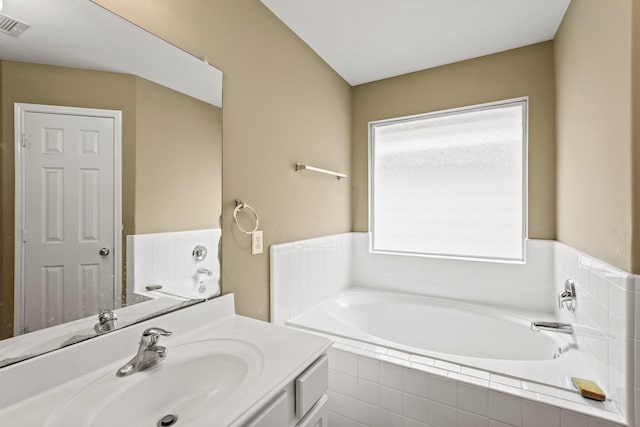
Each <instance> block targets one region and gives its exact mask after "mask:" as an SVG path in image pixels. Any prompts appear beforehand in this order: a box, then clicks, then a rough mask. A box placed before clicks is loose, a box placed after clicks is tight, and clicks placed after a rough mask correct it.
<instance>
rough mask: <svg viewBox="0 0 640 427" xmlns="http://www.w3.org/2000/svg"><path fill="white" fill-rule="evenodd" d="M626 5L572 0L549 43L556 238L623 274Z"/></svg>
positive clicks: (626, 0)
mask: <svg viewBox="0 0 640 427" xmlns="http://www.w3.org/2000/svg"><path fill="white" fill-rule="evenodd" d="M630 8H631V1H630V0H616V1H606V2H603V1H601V0H580V1H573V2H571V6H570V7H569V10H568V12H567V14H566V15H565V17H564V20H563V22H562V24H561V26H560V29H559V31H558V33H557V35H556V39H555V73H556V86H557V93H556V112H557V116H556V122H557V146H558V147H557V153H558V160H557V161H558V178H557V180H558V184H557V200H558V202H557V203H558V208H557V209H558V211H557V218H558V240H560V241H561V242H564V243H566V244H568V245H571V246H573V247H575V248H577V249H579V250H581V251H584V252H586V253H588V254H590V255H593V256H595V257H598V258H601V259H603V260H604V261H607V262H609V263H611V264H614V265H616V266H618V267H620V268H622V269H624V270H627V271H629V270H631V235H632V212H631V200H632V189H631V164H632V163H631V18H630V17H631V10H630ZM636 272H637V271H636Z"/></svg>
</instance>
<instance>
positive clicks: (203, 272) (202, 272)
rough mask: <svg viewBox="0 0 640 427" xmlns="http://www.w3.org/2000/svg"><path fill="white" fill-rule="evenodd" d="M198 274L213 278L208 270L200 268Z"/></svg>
mask: <svg viewBox="0 0 640 427" xmlns="http://www.w3.org/2000/svg"><path fill="white" fill-rule="evenodd" d="M198 274H206V275H207V276H213V271H211V270H209V269H208V268H203V267H200V268H199V269H198Z"/></svg>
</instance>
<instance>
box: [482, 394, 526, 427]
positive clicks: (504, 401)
mask: <svg viewBox="0 0 640 427" xmlns="http://www.w3.org/2000/svg"><path fill="white" fill-rule="evenodd" d="M489 416H490V417H491V418H492V419H495V420H498V421H502V422H505V423H508V424H512V425H514V426H517V427H521V426H522V399H520V398H519V397H514V396H510V395H507V394H504V393H500V392H497V391H493V390H490V391H489Z"/></svg>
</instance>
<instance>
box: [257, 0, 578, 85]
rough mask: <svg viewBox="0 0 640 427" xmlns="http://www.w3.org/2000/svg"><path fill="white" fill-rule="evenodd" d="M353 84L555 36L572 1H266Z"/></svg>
mask: <svg viewBox="0 0 640 427" xmlns="http://www.w3.org/2000/svg"><path fill="white" fill-rule="evenodd" d="M261 1H262V3H264V4H265V5H266V6H267V7H268V8H269V9H270V10H271V11H272V12H273V13H274V14H275V15H276V16H278V18H280V19H281V20H282V21H283V22H284V23H285V24H286V25H287V26H288V27H289V28H291V30H293V32H295V33H296V34H297V35H298V36H299V37H300V38H301V39H302V40H304V41H305V42H306V43H307V44H308V45H309V46H310V47H311V48H312V49H313V50H314V51H315V52H316V53H317V54H318V55H320V57H321V58H322V59H324V60H325V61H326V62H327V63H328V64H329V65H330V66H331V67H332V68H333V69H334V70H336V72H337V73H338V74H340V75H341V76H342V77H343V78H344V79H345V80H346V81H347V82H349V83H350V84H351V85H358V84H362V83H367V82H371V81H375V80H380V79H384V78H387V77H392V76H397V75H401V74H406V73H409V72H413V71H419V70H424V69H427V68H432V67H437V66H439V65H444V64H450V63H453V62H458V61H463V60H466V59H471V58H476V57H479V56H484V55H489V54H492V53H496V52H501V51H505V50H509V49H514V48H517V47H522V46H527V45H530V44H533V43H538V42H542V41H546V40H551V39H553V38H554V36H555V34H556V31H557V30H558V26H559V25H560V22H561V21H562V18H563V16H564V14H565V12H566V10H567V8H568V7H569V3H570V0H261Z"/></svg>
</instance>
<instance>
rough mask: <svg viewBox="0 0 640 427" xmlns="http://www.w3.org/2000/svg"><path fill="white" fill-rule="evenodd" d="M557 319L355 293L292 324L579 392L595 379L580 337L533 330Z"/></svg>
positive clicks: (410, 297) (408, 297) (386, 294)
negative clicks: (580, 381) (577, 386)
mask: <svg viewBox="0 0 640 427" xmlns="http://www.w3.org/2000/svg"><path fill="white" fill-rule="evenodd" d="M534 320H547V321H549V320H554V319H553V314H551V313H539V312H518V313H514V312H508V311H505V310H504V309H498V308H492V307H486V306H479V305H474V304H468V303H462V302H457V301H450V300H445V299H441V298H433V297H426V296H418V295H408V294H397V293H389V292H383V291H377V290H371V289H364V288H351V289H349V290H347V291H346V292H343V293H341V294H339V295H338V296H336V297H335V298H332V299H330V300H327V301H325V302H323V303H320V304H318V305H316V306H315V307H313V308H311V309H310V310H307V311H306V312H304V313H302V314H300V315H298V316H296V317H294V318H293V319H291V320H289V321H288V322H287V325H289V326H293V327H296V328H301V329H306V330H311V331H316V332H321V333H326V334H330V335H335V336H340V337H345V338H350V339H353V340H357V341H361V342H365V343H369V344H373V345H377V346H383V347H387V348H390V349H395V350H400V351H402V352H405V353H409V354H415V355H419V356H425V357H429V358H433V359H436V360H442V361H448V362H453V363H456V364H459V365H462V366H468V367H473V368H479V369H483V370H486V371H489V372H495V373H500V374H505V375H508V376H513V377H517V378H521V379H525V380H528V381H533V382H538V383H543V384H548V385H552V386H555V387H561V388H567V389H571V388H572V385H571V377H572V376H578V377H584V378H594V373H593V372H592V371H591V369H590V368H589V367H588V365H587V363H586V358H585V356H584V354H583V353H582V351H580V348H579V346H578V345H577V344H576V341H575V338H573V337H571V336H570V335H567V334H560V333H554V332H540V331H533V330H531V327H530V325H531V321H534Z"/></svg>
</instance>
